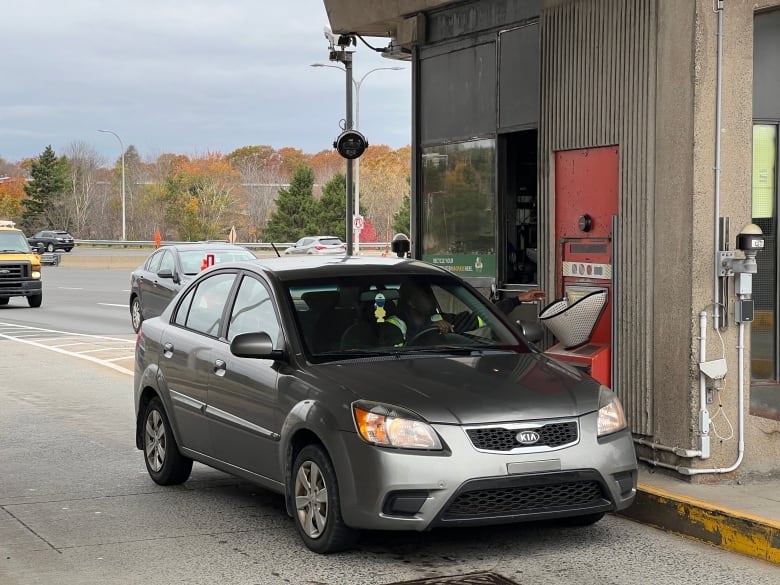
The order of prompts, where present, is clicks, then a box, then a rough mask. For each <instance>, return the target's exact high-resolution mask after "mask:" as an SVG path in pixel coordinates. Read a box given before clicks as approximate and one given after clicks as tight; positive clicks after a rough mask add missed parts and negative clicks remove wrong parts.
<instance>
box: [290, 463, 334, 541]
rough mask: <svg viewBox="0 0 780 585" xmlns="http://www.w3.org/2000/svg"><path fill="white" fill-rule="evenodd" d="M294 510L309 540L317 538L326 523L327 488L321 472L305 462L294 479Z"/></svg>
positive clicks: (313, 464)
mask: <svg viewBox="0 0 780 585" xmlns="http://www.w3.org/2000/svg"><path fill="white" fill-rule="evenodd" d="M295 508H296V511H297V514H298V522H299V523H300V525H301V527H302V528H303V530H304V531H305V533H306V534H307V535H308V536H309V537H310V538H318V537H320V536H321V535H322V533H323V532H324V531H325V528H326V526H327V523H328V486H327V485H326V483H325V477H324V476H323V474H322V471H321V470H320V468H319V467H318V466H317V464H316V463H314V462H313V461H306V462H305V463H303V465H301V467H300V468H299V469H298V474H297V475H296V477H295Z"/></svg>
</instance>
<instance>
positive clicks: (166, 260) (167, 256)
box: [155, 250, 176, 272]
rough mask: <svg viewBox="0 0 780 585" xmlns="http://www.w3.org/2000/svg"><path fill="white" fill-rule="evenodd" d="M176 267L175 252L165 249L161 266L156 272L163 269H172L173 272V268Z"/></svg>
mask: <svg viewBox="0 0 780 585" xmlns="http://www.w3.org/2000/svg"><path fill="white" fill-rule="evenodd" d="M175 268H176V264H175V263H174V261H173V254H171V253H170V252H169V251H168V250H166V251H165V253H164V254H163V257H162V260H160V267H159V268H158V269H157V270H155V272H160V271H161V270H166V269H167V270H170V271H171V272H173V270H174V269H175Z"/></svg>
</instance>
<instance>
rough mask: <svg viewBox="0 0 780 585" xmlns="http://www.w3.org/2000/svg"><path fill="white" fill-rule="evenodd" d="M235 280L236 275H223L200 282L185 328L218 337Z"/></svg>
mask: <svg viewBox="0 0 780 585" xmlns="http://www.w3.org/2000/svg"><path fill="white" fill-rule="evenodd" d="M235 279H236V275H235V274H234V273H222V274H216V275H214V276H212V277H210V278H206V279H204V280H202V281H200V283H199V284H198V287H197V288H196V289H195V291H194V294H193V297H192V303H191V305H190V310H189V314H188V315H187V321H186V323H185V327H187V328H188V329H192V330H193V331H199V332H200V333H205V334H206V335H211V336H216V335H218V334H219V324H220V320H221V318H222V313H223V311H224V308H225V304H226V303H227V299H228V296H229V295H230V289H231V288H232V286H233V281H234V280H235ZM183 306H184V305H183V304H182V307H183ZM177 317H178V315H177ZM177 322H178V321H177Z"/></svg>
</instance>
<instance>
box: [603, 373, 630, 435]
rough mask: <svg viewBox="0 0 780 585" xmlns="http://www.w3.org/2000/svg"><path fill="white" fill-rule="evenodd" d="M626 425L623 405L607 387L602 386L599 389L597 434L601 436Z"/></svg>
mask: <svg viewBox="0 0 780 585" xmlns="http://www.w3.org/2000/svg"><path fill="white" fill-rule="evenodd" d="M626 426H628V423H627V422H626V415H625V413H624V412H623V405H622V404H621V403H620V398H618V397H617V395H616V394H615V393H614V392H613V391H612V390H610V389H609V388H607V387H606V386H602V387H601V388H600V389H599V421H598V436H599V437H603V436H605V435H609V434H612V433H616V432H617V431H621V430H623V429H624V428H626Z"/></svg>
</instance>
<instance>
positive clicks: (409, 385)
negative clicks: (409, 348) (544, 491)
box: [312, 352, 600, 424]
mask: <svg viewBox="0 0 780 585" xmlns="http://www.w3.org/2000/svg"><path fill="white" fill-rule="evenodd" d="M314 370H315V371H314V372H312V373H313V374H314V375H315V376H317V377H320V378H327V379H330V380H331V381H332V382H334V383H336V384H338V385H339V386H340V387H341V388H343V389H346V390H349V391H350V392H351V393H352V394H354V396H355V399H363V400H369V401H375V402H381V403H385V404H392V405H395V406H401V407H404V408H407V409H410V410H412V411H414V412H416V413H418V414H420V415H421V416H422V417H423V418H425V420H427V421H428V422H431V423H442V424H484V423H490V422H502V421H514V420H528V419H543V418H558V417H573V416H579V415H582V414H585V413H588V412H593V411H595V410H597V409H598V401H599V388H600V385H599V383H598V382H596V381H595V380H593V379H592V378H590V377H589V376H586V375H584V374H582V373H579V372H578V371H576V370H575V369H574V368H572V367H570V366H566V365H563V364H561V363H560V362H556V361H553V360H551V359H550V358H548V357H547V356H544V355H542V354H537V353H514V352H489V353H484V354H482V355H471V356H441V355H437V356H413V357H411V356H402V357H400V358H398V359H395V358H390V359H385V358H382V359H376V360H352V361H340V362H332V363H327V364H320V365H317V366H314Z"/></svg>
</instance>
